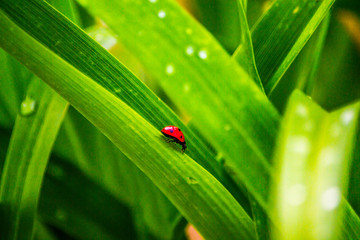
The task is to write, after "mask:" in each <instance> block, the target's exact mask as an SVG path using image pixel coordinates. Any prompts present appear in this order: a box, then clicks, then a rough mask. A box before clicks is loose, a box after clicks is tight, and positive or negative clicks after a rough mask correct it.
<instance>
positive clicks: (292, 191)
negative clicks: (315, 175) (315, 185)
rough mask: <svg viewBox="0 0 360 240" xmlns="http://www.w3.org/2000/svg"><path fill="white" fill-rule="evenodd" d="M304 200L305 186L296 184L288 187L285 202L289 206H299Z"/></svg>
mask: <svg viewBox="0 0 360 240" xmlns="http://www.w3.org/2000/svg"><path fill="white" fill-rule="evenodd" d="M305 199H306V186H305V185H304V184H301V183H298V184H294V185H292V186H291V187H289V188H288V189H287V191H286V202H287V203H288V204H289V205H291V206H294V207H296V206H300V205H301V204H302V203H303V202H304V201H305Z"/></svg>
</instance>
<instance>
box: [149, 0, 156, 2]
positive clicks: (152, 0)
mask: <svg viewBox="0 0 360 240" xmlns="http://www.w3.org/2000/svg"><path fill="white" fill-rule="evenodd" d="M149 2H151V3H156V2H157V0H149Z"/></svg>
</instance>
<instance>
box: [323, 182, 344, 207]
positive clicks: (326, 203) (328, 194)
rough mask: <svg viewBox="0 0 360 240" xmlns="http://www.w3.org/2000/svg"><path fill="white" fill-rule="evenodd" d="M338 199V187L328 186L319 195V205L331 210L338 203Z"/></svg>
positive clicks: (339, 194)
mask: <svg viewBox="0 0 360 240" xmlns="http://www.w3.org/2000/svg"><path fill="white" fill-rule="evenodd" d="M340 199H341V193H340V189H339V188H338V187H336V186H334V187H330V188H328V189H327V190H325V191H324V193H323V194H322V196H321V206H322V208H323V209H324V210H326V211H332V210H334V209H335V208H336V207H337V206H338V205H339V203H340Z"/></svg>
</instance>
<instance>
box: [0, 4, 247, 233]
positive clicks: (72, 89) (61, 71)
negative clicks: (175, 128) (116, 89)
mask: <svg viewBox="0 0 360 240" xmlns="http://www.w3.org/2000/svg"><path fill="white" fill-rule="evenodd" d="M0 26H1V27H0V33H1V34H0V45H1V47H3V48H4V49H6V50H7V51H9V52H10V53H11V54H13V55H14V56H15V57H16V58H17V59H18V60H19V61H20V62H24V63H26V64H25V65H26V66H27V67H28V68H29V69H31V70H32V71H33V72H35V73H36V74H37V75H39V76H40V77H41V78H42V79H43V80H44V81H46V83H47V84H49V85H50V86H52V87H53V88H54V89H55V90H56V91H57V92H59V93H60V94H61V95H62V96H63V97H64V98H65V99H67V100H68V101H69V102H70V103H71V104H72V105H73V106H76V108H77V110H78V111H80V112H81V113H82V114H83V115H84V116H86V117H87V118H88V120H89V121H90V122H92V123H93V124H94V125H95V126H96V127H97V128H98V129H100V130H101V131H102V132H103V133H104V134H105V135H106V136H107V137H108V138H109V139H110V140H111V141H112V142H113V143H114V144H115V145H116V146H117V147H118V148H119V149H120V150H121V151H122V152H123V153H124V154H125V155H126V156H128V157H129V158H130V159H131V160H132V161H133V162H134V163H135V164H136V165H137V166H138V167H139V168H140V169H141V170H142V171H143V172H144V173H145V174H146V175H147V176H148V177H149V178H150V179H151V180H152V181H153V182H154V183H155V184H156V185H157V186H158V187H159V189H160V190H161V191H162V192H163V193H164V194H165V195H166V196H167V197H168V198H169V199H170V201H171V202H172V203H173V204H174V205H175V206H176V207H177V208H178V209H179V211H180V212H182V213H183V215H184V216H185V217H186V218H187V219H188V220H189V221H190V222H191V223H192V224H194V226H195V227H196V228H197V229H198V230H199V231H200V232H201V233H202V235H203V236H204V237H205V238H209V239H224V238H225V239H236V238H239V237H242V238H246V239H253V238H254V235H253V234H254V233H253V223H252V221H251V219H250V218H249V217H248V215H247V214H246V212H245V211H244V210H243V209H242V208H241V206H240V205H239V204H238V203H237V202H236V200H235V199H234V198H233V197H232V196H231V195H230V193H229V192H228V191H227V190H226V189H225V188H224V187H223V186H222V185H221V184H220V183H219V182H218V181H217V180H216V179H215V178H214V177H213V176H212V175H211V174H209V173H208V172H207V171H206V170H205V169H203V168H202V167H201V166H200V165H198V164H197V163H196V162H194V161H193V160H192V159H191V158H189V157H188V156H187V155H185V154H182V153H180V152H179V151H176V150H174V149H172V148H171V147H169V144H167V143H166V142H165V141H164V139H163V137H162V136H161V134H160V133H159V130H158V129H155V128H154V127H153V126H152V125H151V124H149V123H148V122H147V121H146V120H144V119H143V118H142V117H141V116H140V115H138V114H137V113H136V112H135V111H134V110H132V109H131V108H130V107H129V106H127V105H126V104H125V103H124V102H122V101H120V100H119V99H117V98H116V97H115V96H114V95H113V94H111V93H110V92H108V91H106V90H105V89H104V88H103V87H101V86H100V85H98V84H97V83H95V82H94V81H92V80H91V79H90V78H88V77H87V76H85V75H84V74H82V73H81V72H79V71H78V70H76V69H75V68H73V67H72V66H71V65H69V64H68V63H67V62H65V61H63V60H62V59H61V58H59V57H58V56H57V55H55V54H54V53H53V52H52V51H50V50H48V49H47V48H45V47H44V46H43V45H41V44H40V43H39V42H37V41H36V40H35V39H33V38H31V37H30V36H29V35H27V34H26V33H24V32H23V31H22V30H21V29H20V28H19V27H18V26H17V25H16V24H14V23H13V22H11V21H10V20H9V18H7V17H6V15H5V14H4V13H3V12H2V11H0ZM4 36H6V38H5V37H4ZM8 37H9V38H11V39H12V41H7V38H8ZM84 89H86V91H84ZM114 129H115V130H114Z"/></svg>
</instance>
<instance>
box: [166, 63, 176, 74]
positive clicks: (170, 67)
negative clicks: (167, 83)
mask: <svg viewBox="0 0 360 240" xmlns="http://www.w3.org/2000/svg"><path fill="white" fill-rule="evenodd" d="M174 71H175V69H174V66H173V65H171V64H169V65H167V66H166V73H167V74H168V75H171V74H173V73H174Z"/></svg>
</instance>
